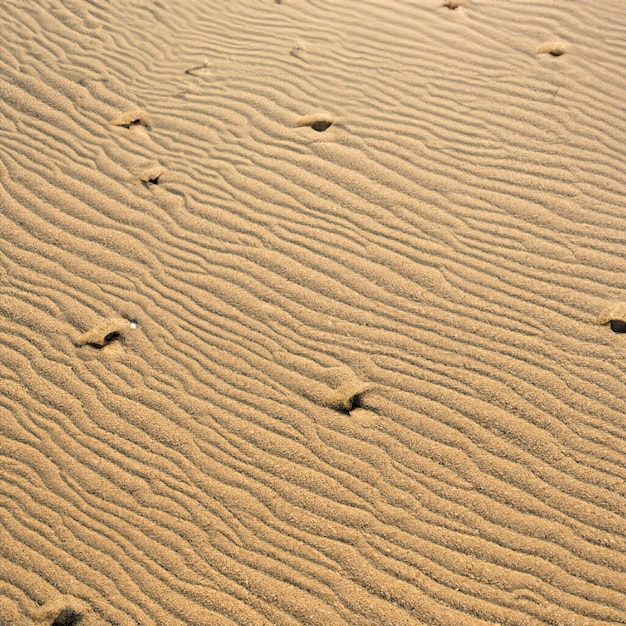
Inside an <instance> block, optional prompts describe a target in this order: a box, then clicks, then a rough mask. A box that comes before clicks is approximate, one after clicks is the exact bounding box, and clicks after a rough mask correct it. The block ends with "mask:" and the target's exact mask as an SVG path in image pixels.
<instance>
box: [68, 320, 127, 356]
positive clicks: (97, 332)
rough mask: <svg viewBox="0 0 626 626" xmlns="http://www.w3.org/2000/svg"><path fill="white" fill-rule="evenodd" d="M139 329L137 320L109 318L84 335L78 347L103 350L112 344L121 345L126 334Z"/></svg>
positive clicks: (77, 342)
mask: <svg viewBox="0 0 626 626" xmlns="http://www.w3.org/2000/svg"><path fill="white" fill-rule="evenodd" d="M134 328H137V320H135V319H126V318H123V317H113V318H107V319H104V320H102V321H100V322H99V323H98V324H96V325H95V326H94V327H93V328H91V329H90V330H88V331H87V332H85V333H83V334H82V335H81V336H80V337H79V338H78V339H77V340H76V346H77V347H79V348H80V347H82V346H91V347H92V348H97V349H98V350H102V349H103V348H106V347H107V346H110V345H112V344H119V343H121V342H122V340H123V338H124V334H125V333H127V332H128V331H129V330H131V329H134Z"/></svg>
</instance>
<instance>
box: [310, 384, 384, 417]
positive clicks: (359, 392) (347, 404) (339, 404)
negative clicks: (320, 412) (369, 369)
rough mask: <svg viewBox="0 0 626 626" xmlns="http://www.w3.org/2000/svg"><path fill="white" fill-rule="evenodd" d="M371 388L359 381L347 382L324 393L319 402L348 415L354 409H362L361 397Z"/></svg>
mask: <svg viewBox="0 0 626 626" xmlns="http://www.w3.org/2000/svg"><path fill="white" fill-rule="evenodd" d="M371 388H372V387H371V385H369V384H368V383H365V382H363V381H361V380H357V379H351V380H347V381H345V382H343V383H342V384H341V385H339V387H337V388H336V389H332V390H331V391H328V392H327V393H325V394H324V395H323V396H322V398H321V401H322V404H323V405H324V406H327V407H328V408H329V409H333V410H335V411H339V412H340V413H345V414H346V415H350V413H351V412H352V411H354V409H359V408H363V406H364V405H363V396H364V394H365V393H367V392H368V391H370V390H371Z"/></svg>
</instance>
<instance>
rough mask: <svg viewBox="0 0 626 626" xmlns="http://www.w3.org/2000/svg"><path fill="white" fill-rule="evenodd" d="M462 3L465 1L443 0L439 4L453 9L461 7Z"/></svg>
mask: <svg viewBox="0 0 626 626" xmlns="http://www.w3.org/2000/svg"><path fill="white" fill-rule="evenodd" d="M464 4H465V2H464V1H463V0H445V1H444V3H443V4H442V5H441V6H442V7H444V8H446V9H450V10H451V11H454V10H455V9H458V8H459V7H462V6H463V5H464Z"/></svg>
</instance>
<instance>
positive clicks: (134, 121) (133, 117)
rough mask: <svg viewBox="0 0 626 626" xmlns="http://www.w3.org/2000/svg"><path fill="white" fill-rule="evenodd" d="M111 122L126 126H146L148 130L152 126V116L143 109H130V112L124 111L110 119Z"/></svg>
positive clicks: (114, 124)
mask: <svg viewBox="0 0 626 626" xmlns="http://www.w3.org/2000/svg"><path fill="white" fill-rule="evenodd" d="M109 124H113V126H122V127H124V128H131V127H132V126H144V127H145V128H147V129H148V130H150V129H151V128H152V123H151V122H150V118H149V117H148V115H147V114H146V113H144V112H143V111H129V112H128V113H122V114H121V115H119V116H118V117H116V118H115V119H112V120H109Z"/></svg>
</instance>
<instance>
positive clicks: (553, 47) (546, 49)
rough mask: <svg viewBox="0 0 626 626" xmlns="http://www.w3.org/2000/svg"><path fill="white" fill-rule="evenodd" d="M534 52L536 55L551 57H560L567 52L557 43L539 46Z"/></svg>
mask: <svg viewBox="0 0 626 626" xmlns="http://www.w3.org/2000/svg"><path fill="white" fill-rule="evenodd" d="M536 52H537V54H549V55H550V56H553V57H560V56H561V55H563V54H565V53H566V52H567V46H566V45H565V44H562V43H559V42H555V41H549V42H547V43H544V44H541V45H540V46H539V47H538V48H537V50H536Z"/></svg>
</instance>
